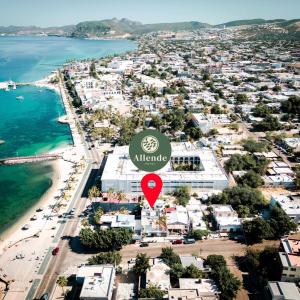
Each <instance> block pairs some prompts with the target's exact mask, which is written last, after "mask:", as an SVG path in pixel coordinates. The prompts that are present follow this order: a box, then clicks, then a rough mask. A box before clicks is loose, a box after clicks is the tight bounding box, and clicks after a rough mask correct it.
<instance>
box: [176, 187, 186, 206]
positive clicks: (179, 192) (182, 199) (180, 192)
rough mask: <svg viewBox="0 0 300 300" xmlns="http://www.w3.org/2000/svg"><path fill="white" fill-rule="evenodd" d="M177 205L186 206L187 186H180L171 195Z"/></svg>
mask: <svg viewBox="0 0 300 300" xmlns="http://www.w3.org/2000/svg"><path fill="white" fill-rule="evenodd" d="M173 195H174V196H175V197H176V199H177V202H178V204H179V205H182V206H186V205H187V204H188V202H189V200H190V190H189V188H188V187H187V186H181V187H179V188H177V189H176V191H175V192H174V193H173Z"/></svg>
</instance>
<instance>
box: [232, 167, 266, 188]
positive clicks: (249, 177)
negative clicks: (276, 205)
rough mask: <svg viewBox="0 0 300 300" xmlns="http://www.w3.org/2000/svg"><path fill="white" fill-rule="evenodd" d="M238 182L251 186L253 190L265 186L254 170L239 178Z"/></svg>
mask: <svg viewBox="0 0 300 300" xmlns="http://www.w3.org/2000/svg"><path fill="white" fill-rule="evenodd" d="M237 182H238V184H241V185H244V186H249V187H251V188H257V187H259V186H261V185H263V184H264V181H263V179H262V178H261V176H260V175H259V174H257V173H256V172H254V171H252V170H250V171H248V172H247V173H246V174H245V175H243V176H242V177H240V178H238V180H237Z"/></svg>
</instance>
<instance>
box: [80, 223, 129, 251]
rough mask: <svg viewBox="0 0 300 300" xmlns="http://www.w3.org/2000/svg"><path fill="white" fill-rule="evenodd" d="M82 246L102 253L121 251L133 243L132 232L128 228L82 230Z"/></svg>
mask: <svg viewBox="0 0 300 300" xmlns="http://www.w3.org/2000/svg"><path fill="white" fill-rule="evenodd" d="M79 238H80V242H81V244H82V246H84V247H86V248H89V249H93V250H100V251H113V250H119V249H121V248H122V246H124V245H128V244H129V243H130V242H131V241H132V231H131V230H130V229H127V228H109V229H106V230H102V229H99V228H97V229H96V230H92V229H91V228H82V229H81V230H80V234H79Z"/></svg>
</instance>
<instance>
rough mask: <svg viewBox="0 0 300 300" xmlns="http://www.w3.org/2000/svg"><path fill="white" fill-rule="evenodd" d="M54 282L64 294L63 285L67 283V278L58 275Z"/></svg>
mask: <svg viewBox="0 0 300 300" xmlns="http://www.w3.org/2000/svg"><path fill="white" fill-rule="evenodd" d="M56 283H57V284H58V285H59V286H60V287H61V288H62V291H63V295H64V296H65V295H66V294H65V289H64V288H65V287H66V286H67V285H68V279H67V278H66V277H65V276H59V277H58V279H57V281H56Z"/></svg>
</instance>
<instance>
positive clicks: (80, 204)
mask: <svg viewBox="0 0 300 300" xmlns="http://www.w3.org/2000/svg"><path fill="white" fill-rule="evenodd" d="M61 92H62V93H65V92H66V91H65V90H62V91H61ZM74 117H75V118H76V120H77V122H78V123H79V120H78V118H77V116H76V115H75V114H74ZM82 143H83V146H84V150H85V156H86V161H87V164H88V166H87V168H86V170H85V173H84V175H83V177H82V179H81V181H80V183H79V185H78V188H77V190H76V191H75V194H74V197H73V199H72V202H71V204H70V206H69V209H72V208H74V207H76V209H75V216H76V217H74V218H73V219H69V220H68V221H67V222H66V223H64V224H62V225H61V228H60V229H59V231H58V232H59V233H58V235H57V236H56V237H55V239H56V240H59V242H58V245H57V246H58V247H59V249H60V251H59V253H58V255H57V256H52V257H50V262H49V265H48V268H47V270H46V273H45V274H44V276H43V278H42V280H41V282H40V284H39V285H35V286H32V288H31V291H30V292H31V293H32V294H35V296H36V298H37V299H39V297H41V295H42V294H44V293H45V292H48V293H49V294H50V295H51V291H52V289H53V287H54V285H55V282H56V279H57V276H58V275H59V274H60V273H61V270H62V266H63V262H64V261H65V260H66V258H67V257H68V253H70V252H71V249H70V246H69V240H70V238H72V237H73V236H74V235H75V233H76V229H77V228H78V227H79V223H80V221H81V219H80V218H79V217H78V215H79V214H80V213H81V212H82V211H83V210H84V208H85V206H86V199H84V198H81V197H82V193H83V191H84V188H85V186H86V184H87V182H88V180H89V176H90V173H91V170H92V168H93V165H94V164H96V165H97V166H98V167H99V165H100V164H101V161H102V157H100V155H99V154H98V152H97V150H96V149H94V148H91V149H89V148H90V145H89V144H88V143H87V142H86V140H85V136H84V134H82ZM61 237H65V238H64V239H61ZM36 289H37V292H36V293H34V291H35V290H36ZM32 290H34V291H32Z"/></svg>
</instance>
